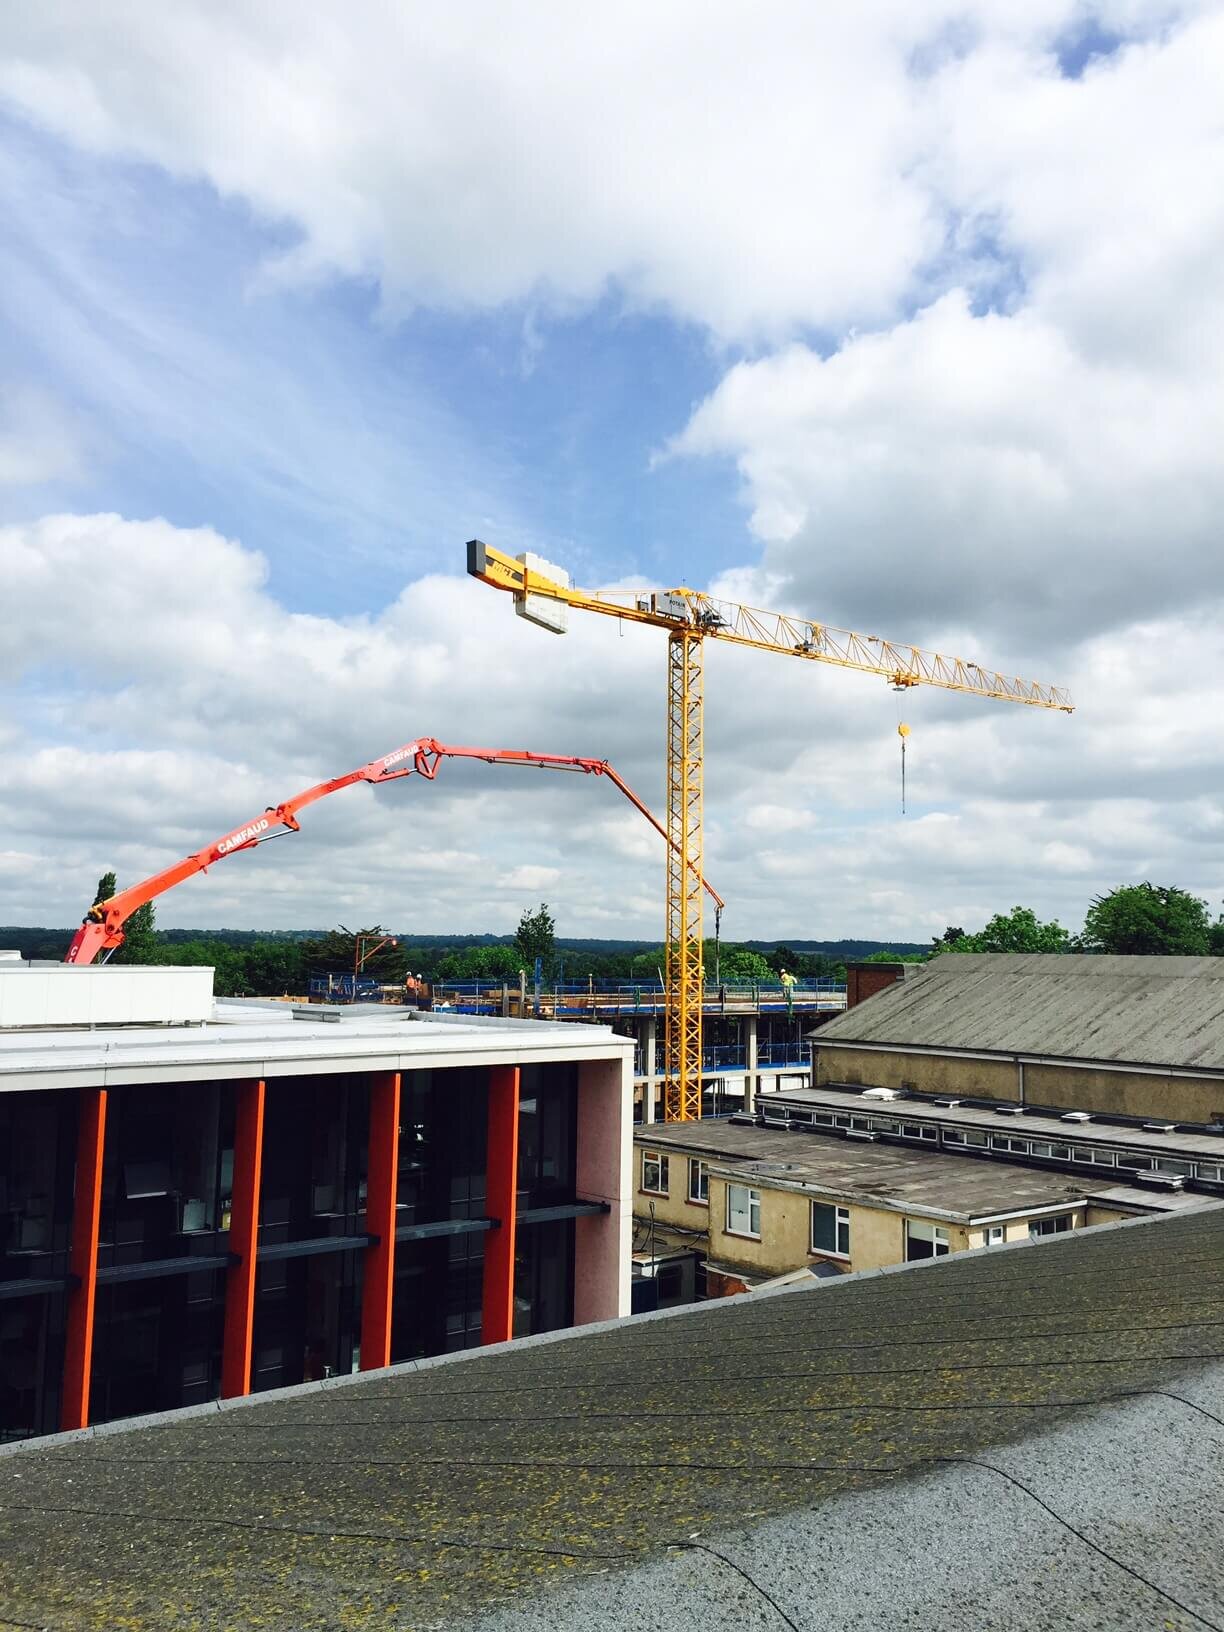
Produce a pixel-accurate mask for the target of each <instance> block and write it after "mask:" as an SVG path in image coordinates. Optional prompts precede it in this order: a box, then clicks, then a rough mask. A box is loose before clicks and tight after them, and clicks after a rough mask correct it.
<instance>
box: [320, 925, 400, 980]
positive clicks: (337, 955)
mask: <svg viewBox="0 0 1224 1632" xmlns="http://www.w3.org/2000/svg"><path fill="white" fill-rule="evenodd" d="M386 935H387V931H386V930H385V929H384V928H383V927H382V925H381V924H371V925H370V926H369V928H367V929H345V927H344V925H343V924H340V925H338V926H337V928H335V929H329V930H328V932H327V934H326V935H324V936H322V937H321V938H320V939H319V940H315V941H304V942H303V943H302V953H303V959H304V962H305V965H306V967H307V968H308V969H310V970H313V971H321V972H322V973H324V974H342V975H351V974H352V973H353V967H354V964H355V963H356V961H357V957H358V952H359V948H360V950H361V951H362V952H368V953H369V956H367V957H365V959H364V961H363V963H362V965H361V973H362V975H363V976H364V977H368V978H369V979H370V980H382V981H395V980H402V979H403V976H404V968H405V956H404V953H403V952H402V951H401V950H400V949H399V948H398V947H394V946H384V947H382V948H380V949H379V951H377V952H374V951H373V950H372V949H373V948H374V947H375V946H377V945H378V943H379V941H381V940H385V939H386Z"/></svg>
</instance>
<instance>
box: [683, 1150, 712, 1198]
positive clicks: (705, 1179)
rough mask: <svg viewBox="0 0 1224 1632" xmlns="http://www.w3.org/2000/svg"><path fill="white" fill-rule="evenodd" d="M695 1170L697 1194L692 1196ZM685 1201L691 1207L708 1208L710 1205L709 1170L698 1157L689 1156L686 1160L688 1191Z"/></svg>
mask: <svg viewBox="0 0 1224 1632" xmlns="http://www.w3.org/2000/svg"><path fill="white" fill-rule="evenodd" d="M694 1169H696V1175H697V1194H696V1195H694V1194H693V1173H694ZM685 1199H686V1200H687V1201H688V1202H689V1203H690V1205H691V1206H693V1207H708V1206H709V1205H710V1170H709V1168H708V1167H707V1166H706V1164H705V1163H704V1162H703V1161H702V1159H701V1157H700V1156H690V1157H689V1159H688V1190H687V1192H686V1196H685Z"/></svg>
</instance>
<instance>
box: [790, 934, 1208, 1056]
mask: <svg viewBox="0 0 1224 1632" xmlns="http://www.w3.org/2000/svg"><path fill="white" fill-rule="evenodd" d="M813 1040H814V1041H815V1042H816V1043H817V1045H818V1046H819V1045H820V1044H822V1043H825V1042H832V1043H839V1042H840V1043H853V1042H859V1043H865V1044H870V1043H893V1044H897V1045H902V1046H904V1045H909V1046H911V1047H918V1048H933V1049H960V1050H969V1051H972V1052H984V1053H1002V1054H1025V1055H1033V1054H1035V1055H1045V1056H1051V1055H1052V1056H1055V1057H1059V1058H1063V1059H1074V1060H1104V1061H1110V1060H1113V1061H1117V1062H1119V1063H1126V1064H1137V1065H1165V1066H1181V1067H1191V1068H1195V1069H1205V1070H1224V958H1138V957H1136V958H1120V957H1119V958H1114V957H1076V956H1073V955H1070V954H1056V953H1011V952H1008V953H991V952H974V953H963V954H962V953H944V954H943V955H942V956H941V957H938V958H935V959H934V960H933V961H932V962H931V963H930V964H928V965H927V966H926V968H925V969H923V970H922V971H921V973H920V974H919V975H917V976H916V977H915V978H914V979H913V980H907V981H904V982H901V983H899V984H897V985H896V986H890V987H888V988H887V989H886V990H885V991H883V992H880V993H879V994H878V995H877V996H875V997H871V998H868V999H867V1001H866V1002H865V1003H860V1004H858V1005H856V1006H855V1007H854V1008H853V1009H849V1010H847V1012H846V1013H845V1014H843V1015H839V1016H838V1018H837V1019H835V1020H831V1021H829V1023H828V1024H827V1025H825V1026H822V1027H821V1028H820V1030H819V1031H817V1032H814V1033H813Z"/></svg>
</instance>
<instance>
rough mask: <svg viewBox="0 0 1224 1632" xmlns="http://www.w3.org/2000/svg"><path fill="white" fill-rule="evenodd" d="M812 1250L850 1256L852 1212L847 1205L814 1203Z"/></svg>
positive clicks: (845, 1256)
mask: <svg viewBox="0 0 1224 1632" xmlns="http://www.w3.org/2000/svg"><path fill="white" fill-rule="evenodd" d="M812 1251H813V1252H835V1253H837V1254H839V1255H840V1256H841V1257H843V1258H848V1257H849V1256H850V1212H849V1209H848V1208H846V1207H831V1206H829V1205H827V1204H826V1203H825V1202H821V1201H814V1202H813V1203H812Z"/></svg>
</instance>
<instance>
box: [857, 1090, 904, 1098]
mask: <svg viewBox="0 0 1224 1632" xmlns="http://www.w3.org/2000/svg"><path fill="white" fill-rule="evenodd" d="M862 1097H863V1098H864V1099H900V1098H901V1095H900V1094H899V1093H898V1092H897V1090H896V1089H895V1088H864V1089H863V1093H862Z"/></svg>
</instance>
